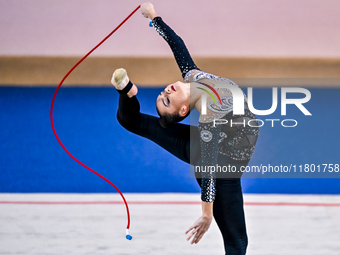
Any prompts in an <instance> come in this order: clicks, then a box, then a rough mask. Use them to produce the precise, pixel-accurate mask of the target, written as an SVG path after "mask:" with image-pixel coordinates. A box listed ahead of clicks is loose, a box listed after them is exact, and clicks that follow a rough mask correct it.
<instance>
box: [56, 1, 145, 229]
mask: <svg viewBox="0 0 340 255" xmlns="http://www.w3.org/2000/svg"><path fill="white" fill-rule="evenodd" d="M139 8H140V5H139V6H138V7H137V8H136V9H135V10H134V11H133V12H131V13H130V15H129V16H127V17H126V18H125V19H124V20H123V21H122V23H120V24H119V25H118V26H117V27H116V28H115V29H114V30H113V31H112V32H111V33H110V34H108V35H107V36H106V37H105V38H104V39H103V40H102V41H101V42H100V43H98V44H97V45H96V46H95V47H94V48H93V49H92V50H90V51H89V52H88V53H87V54H86V55H85V56H84V57H83V58H82V59H81V60H79V61H78V63H77V64H75V65H74V66H73V67H72V68H71V69H70V71H68V73H67V74H66V75H65V76H64V78H63V79H62V80H61V82H60V83H59V86H58V87H57V89H56V91H55V92H54V95H53V99H52V104H51V111H50V117H51V124H52V129H53V133H54V135H55V137H56V138H57V140H58V142H59V144H60V145H61V147H63V149H64V150H65V151H66V152H67V154H68V155H69V156H70V157H71V158H73V159H74V160H75V161H76V162H78V163H79V164H80V165H82V166H83V167H85V168H86V169H88V170H90V171H91V172H92V173H94V174H96V175H98V176H99V177H100V178H102V179H104V180H105V181H107V182H108V183H110V184H111V185H112V186H113V187H114V188H115V189H116V190H117V191H118V192H119V194H120V195H121V196H122V198H123V200H124V203H125V206H126V212H127V218H128V224H127V227H126V228H127V229H129V228H130V212H129V206H128V204H127V202H126V200H125V197H124V196H123V194H122V192H121V191H120V190H119V189H118V188H117V187H116V185H114V184H113V183H112V182H111V181H109V180H108V179H106V178H105V177H104V176H102V175H100V174H99V173H97V172H96V171H94V170H92V169H91V168H90V167H88V166H86V165H85V164H84V163H82V162H80V161H79V160H78V159H76V158H75V157H74V156H73V155H72V154H71V153H70V152H69V151H68V150H67V149H66V147H65V146H64V145H63V144H62V142H61V141H60V139H59V137H58V135H57V132H56V131H55V128H54V123H53V105H54V100H55V97H56V95H57V93H58V90H59V88H60V87H61V85H62V84H63V82H64V81H65V79H66V78H67V77H68V76H69V75H70V74H71V73H72V71H73V70H74V69H75V68H76V67H77V66H78V65H79V64H80V63H81V62H83V61H84V59H85V58H87V57H88V56H89V55H90V54H91V53H92V52H93V51H95V50H96V49H97V48H98V47H99V46H100V45H101V44H102V43H103V42H105V41H106V40H107V39H108V38H109V37H110V36H111V35H112V34H113V33H114V32H116V31H117V30H118V28H120V27H121V26H122V25H123V24H124V23H125V22H126V21H127V20H128V19H129V18H130V17H131V16H132V15H133V14H134V13H135V12H136V11H137V10H138V9H139Z"/></svg>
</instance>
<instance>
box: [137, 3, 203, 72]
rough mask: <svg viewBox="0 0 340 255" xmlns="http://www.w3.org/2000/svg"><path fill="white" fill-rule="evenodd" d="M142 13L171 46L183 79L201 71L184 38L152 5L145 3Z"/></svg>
mask: <svg viewBox="0 0 340 255" xmlns="http://www.w3.org/2000/svg"><path fill="white" fill-rule="evenodd" d="M141 12H142V14H143V16H144V17H146V18H149V19H150V20H152V24H153V26H154V27H155V29H156V31H157V32H158V33H159V35H161V36H162V37H163V38H164V40H165V41H166V42H167V43H168V44H169V46H170V48H171V50H172V52H173V54H174V57H175V60H176V62H177V65H178V67H179V69H180V70H181V73H182V77H183V78H184V77H185V75H186V74H187V73H188V72H189V71H191V70H194V69H196V70H199V69H198V68H197V66H196V64H195V63H194V61H193V60H192V58H191V56H190V53H189V51H188V49H187V47H186V46H185V43H184V42H183V40H182V38H181V37H179V36H178V35H177V34H176V33H175V31H174V30H172V29H171V28H170V27H169V26H168V25H167V24H166V23H165V22H164V21H163V19H162V18H161V17H159V16H158V15H157V14H156V12H155V10H154V8H153V5H152V4H151V3H145V4H142V6H141Z"/></svg>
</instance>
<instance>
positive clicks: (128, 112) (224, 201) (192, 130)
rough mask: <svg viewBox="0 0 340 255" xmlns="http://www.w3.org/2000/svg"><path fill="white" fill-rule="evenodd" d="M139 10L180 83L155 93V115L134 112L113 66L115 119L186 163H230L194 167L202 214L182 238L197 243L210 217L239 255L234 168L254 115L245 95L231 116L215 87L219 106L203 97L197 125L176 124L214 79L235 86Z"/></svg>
mask: <svg viewBox="0 0 340 255" xmlns="http://www.w3.org/2000/svg"><path fill="white" fill-rule="evenodd" d="M141 13H142V15H143V16H144V17H146V18H149V19H150V20H151V21H152V24H153V26H154V28H155V29H156V31H157V32H158V33H159V34H160V35H161V36H162V37H163V38H164V39H165V40H166V42H167V43H168V44H169V46H170V48H171V50H172V52H173V54H174V57H175V60H176V62H177V64H178V67H179V68H180V71H181V73H182V76H183V79H184V82H180V81H177V82H175V83H173V84H170V85H168V86H167V87H166V88H165V89H164V91H162V92H161V93H160V94H159V96H158V97H157V100H156V108H157V112H158V114H159V118H158V117H155V116H150V115H147V114H143V113H141V112H140V105H139V102H138V99H137V97H136V95H137V93H138V89H137V87H136V86H135V85H134V84H133V83H132V82H131V81H130V80H129V77H128V75H127V72H126V71H125V70H124V69H122V68H120V69H117V70H115V72H114V73H113V76H112V80H111V82H112V84H113V85H114V86H115V88H116V89H117V91H118V92H119V107H118V112H117V119H118V121H119V123H120V124H121V125H122V126H123V127H124V128H125V129H127V130H128V131H130V132H133V133H135V134H137V135H140V136H142V137H145V138H147V139H150V140H151V141H153V142H155V143H156V144H158V145H159V146H161V147H163V148H164V149H166V150H167V151H168V152H170V153H171V154H173V155H174V156H176V157H177V158H179V159H181V160H183V161H184V162H186V163H189V164H192V165H194V166H215V165H217V164H218V165H219V166H223V165H224V166H227V165H232V166H234V167H236V169H237V172H236V173H232V174H229V173H227V174H224V175H222V176H218V175H217V173H214V172H213V171H198V172H196V171H195V175H196V180H197V181H198V183H199V185H200V187H201V200H202V216H201V217H200V218H199V219H198V220H197V221H196V222H195V223H194V224H193V225H192V226H191V227H189V228H188V229H187V231H186V232H185V233H186V234H188V237H187V240H188V241H190V239H191V238H192V239H191V244H197V243H198V242H199V241H200V240H201V238H202V236H203V235H204V233H205V232H206V231H207V230H208V228H209V226H210V224H211V221H212V218H213V217H214V219H215V221H216V223H217V225H218V227H219V229H220V231H221V233H222V236H223V241H224V248H225V254H228V255H230V254H237V255H241V254H245V253H246V249H247V244H248V238H247V233H246V224H245V218H244V210H243V196H242V189H241V182H240V177H241V175H242V171H240V169H241V167H244V166H247V164H248V162H249V160H250V158H251V157H252V154H253V152H254V149H255V144H256V140H257V137H258V134H259V130H258V128H257V127H250V126H248V125H245V124H242V123H248V120H250V119H256V117H255V115H254V114H252V113H251V112H250V111H249V109H248V107H247V99H246V97H245V96H244V106H245V113H244V115H233V110H232V106H233V98H232V94H231V91H230V90H228V89H226V88H216V91H217V92H218V94H219V95H220V97H221V102H222V105H219V104H215V103H214V102H212V99H211V98H209V99H207V110H206V114H201V115H200V117H199V123H198V127H196V126H192V125H185V124H182V123H178V122H180V121H181V120H183V119H184V118H186V117H187V116H188V115H189V113H190V111H191V110H194V109H195V108H196V109H197V110H198V112H201V103H202V102H201V96H202V95H203V94H204V93H206V92H205V90H204V89H206V88H207V87H210V88H214V87H215V86H216V84H230V85H232V86H236V87H238V86H237V84H235V83H234V82H233V81H231V80H229V79H226V78H223V77H219V76H215V75H212V74H209V73H206V72H203V71H201V70H200V69H199V68H198V67H197V66H196V65H195V63H194V61H193V60H192V58H191V56H190V54H189V52H188V50H187V48H186V46H185V44H184V42H183V40H182V39H181V38H180V37H179V36H178V35H177V34H176V33H175V32H174V31H173V30H172V29H171V28H170V27H169V26H168V25H167V24H166V23H165V22H164V21H163V20H162V18H161V17H159V16H158V15H157V14H156V12H155V10H154V7H153V5H152V4H151V3H149V2H148V3H144V4H143V5H142V6H141ZM214 119H225V120H228V121H229V122H230V121H234V123H238V125H233V126H231V125H213V122H212V121H213V120H214ZM228 174H229V175H228Z"/></svg>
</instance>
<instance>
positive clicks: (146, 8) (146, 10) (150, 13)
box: [140, 2, 157, 20]
mask: <svg viewBox="0 0 340 255" xmlns="http://www.w3.org/2000/svg"><path fill="white" fill-rule="evenodd" d="M140 10H141V12H142V15H143V16H144V17H145V18H149V19H151V20H153V19H154V18H155V17H157V14H156V12H155V9H154V8H153V5H152V3H150V2H147V3H144V4H142V5H141V7H140Z"/></svg>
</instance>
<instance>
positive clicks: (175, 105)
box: [156, 81, 190, 116]
mask: <svg viewBox="0 0 340 255" xmlns="http://www.w3.org/2000/svg"><path fill="white" fill-rule="evenodd" d="M156 107H157V110H158V112H159V113H160V114H161V115H164V114H176V113H178V114H179V115H180V116H185V115H186V114H187V113H188V111H189V110H190V84H189V83H183V82H180V81H177V82H175V83H173V84H170V85H168V86H166V87H165V89H164V90H163V91H162V92H161V93H160V94H159V95H158V97H157V101H156Z"/></svg>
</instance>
